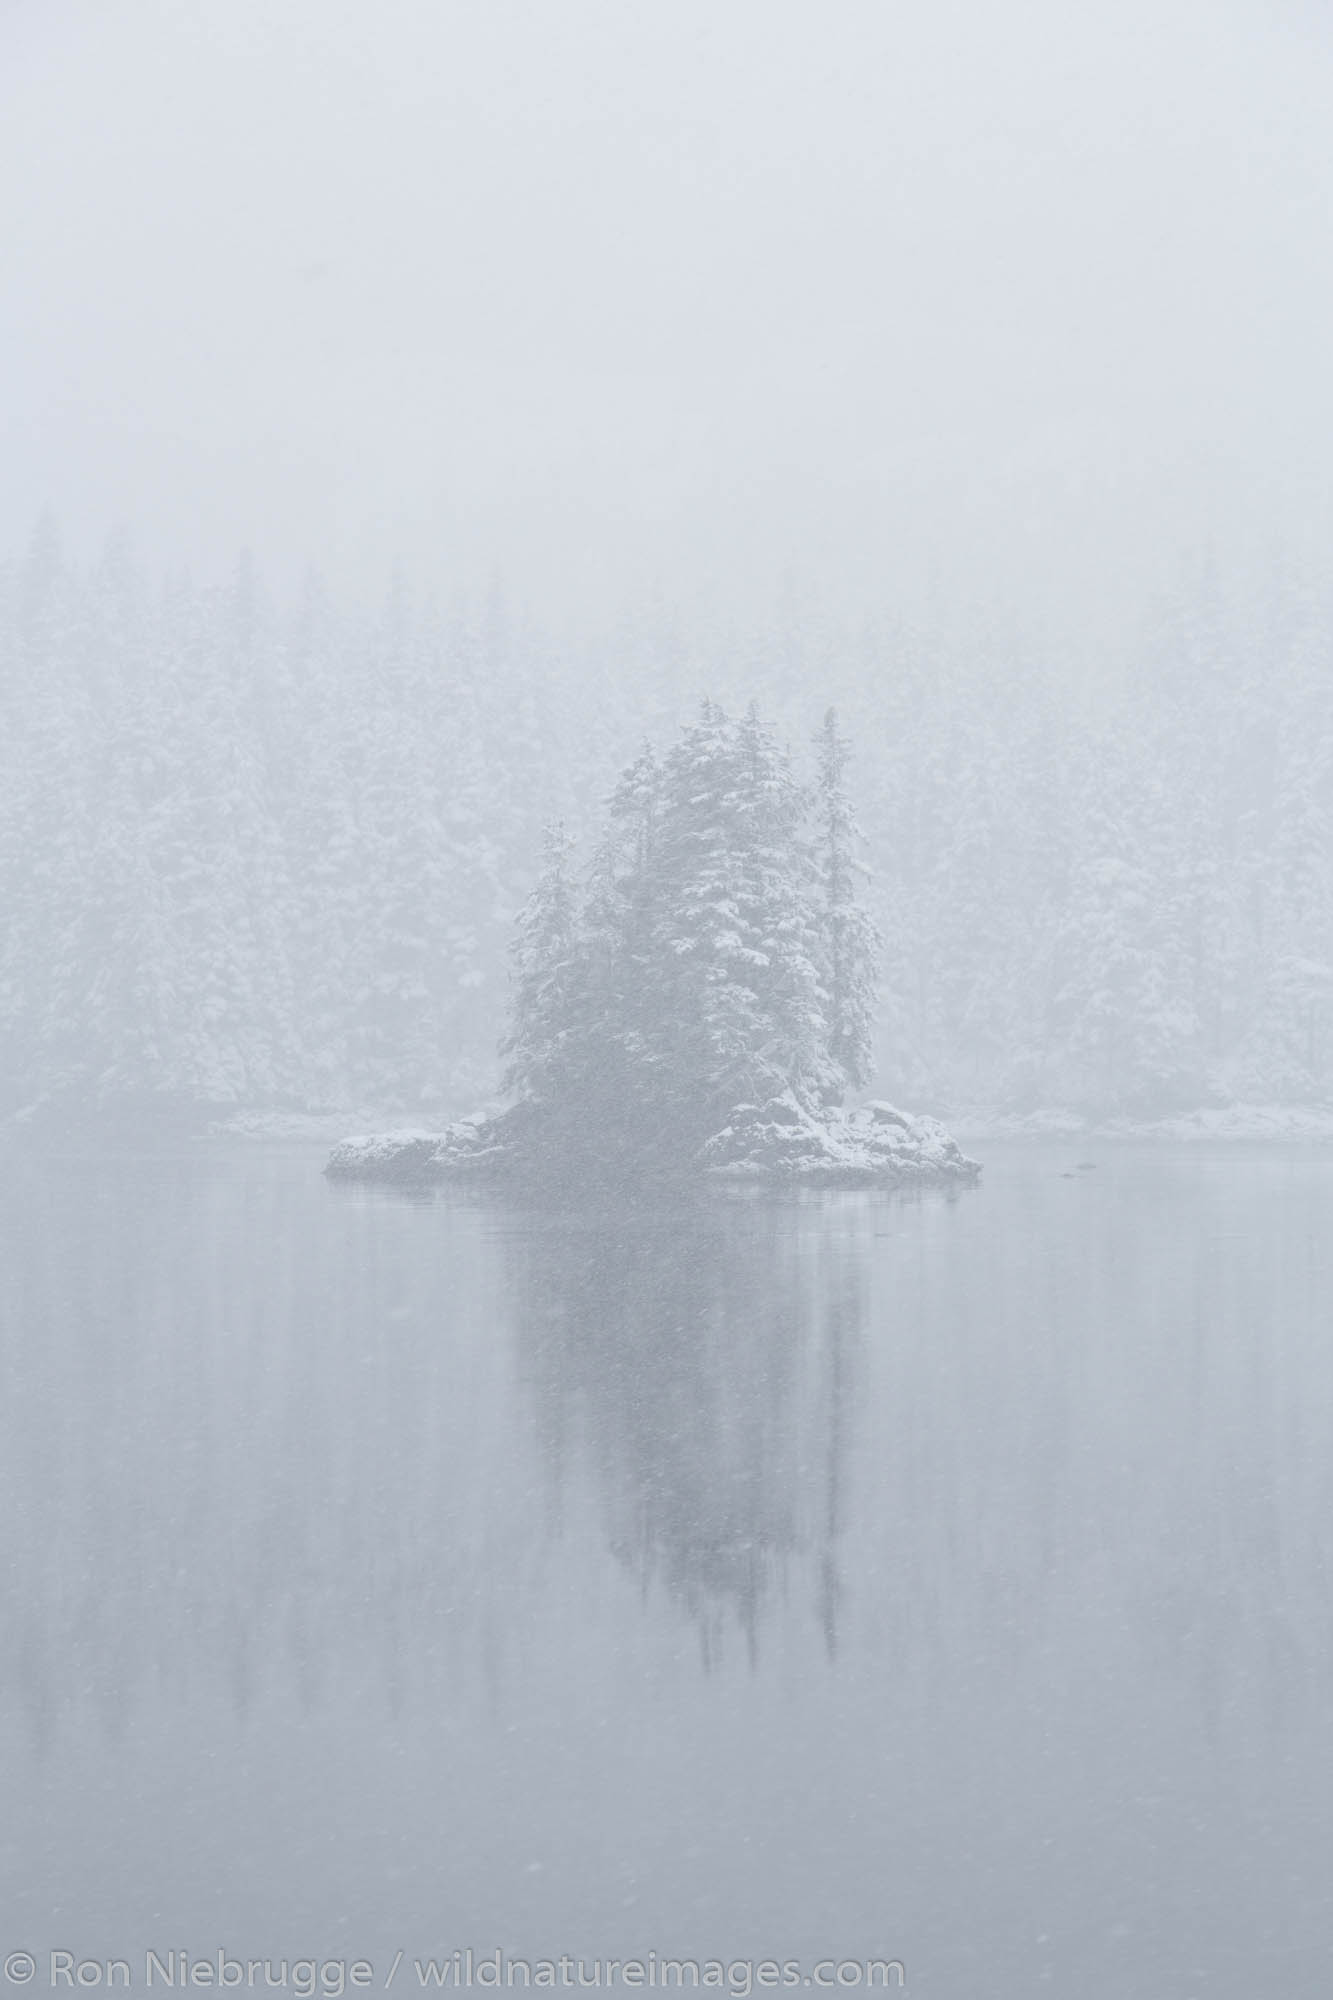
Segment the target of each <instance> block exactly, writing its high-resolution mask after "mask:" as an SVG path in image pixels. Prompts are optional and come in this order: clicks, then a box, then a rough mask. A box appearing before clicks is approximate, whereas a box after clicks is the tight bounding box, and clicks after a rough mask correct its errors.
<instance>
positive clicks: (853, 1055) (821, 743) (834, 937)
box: [815, 708, 881, 1102]
mask: <svg viewBox="0 0 1333 2000" xmlns="http://www.w3.org/2000/svg"><path fill="white" fill-rule="evenodd" d="M815 749H816V753H817V755H818V760H819V763H818V776H817V779H816V798H817V803H818V816H819V823H818V839H819V849H818V855H819V871H820V878H821V881H822V883H823V891H824V909H823V929H824V950H825V958H826V962H827V967H828V975H827V985H828V999H827V1016H828V1053H829V1056H830V1058H831V1064H832V1069H833V1074H834V1079H835V1080H836V1079H839V1078H841V1079H842V1080H844V1081H845V1082H846V1083H850V1084H857V1085H860V1084H865V1083H868V1082H869V1080H870V1072H871V1034H872V1028H873V1021H874V1012H875V973H876V969H877V966H878V963H879V955H880V950H881V940H880V935H879V932H878V930H877V929H876V927H875V924H874V922H873V920H872V919H871V917H870V915H869V913H868V912H867V911H865V910H863V909H862V908H861V907H860V905H859V904H858V902H857V900H856V882H857V877H858V875H864V874H865V873H866V872H867V871H866V869H865V865H864V863H863V862H861V861H860V860H858V858H857V853H856V848H857V843H858V840H859V839H860V828H859V827H858V826H857V823H856V817H855V814H854V813H853V811H852V805H851V800H850V798H849V797H848V795H847V788H846V785H845V784H844V783H843V775H844V773H845V771H846V769H847V765H848V762H849V761H850V758H851V754H852V752H851V745H850V743H849V742H848V741H847V739H846V737H844V736H842V735H841V734H840V733H839V730H838V715H837V710H836V709H832V708H831V709H829V711H828V713H827V715H826V716H825V717H824V726H823V728H822V729H821V730H820V732H819V735H818V736H817V737H816V739H815ZM841 1096H842V1091H841V1089H839V1090H838V1091H837V1095H836V1097H835V1098H834V1100H833V1101H834V1102H840V1101H841Z"/></svg>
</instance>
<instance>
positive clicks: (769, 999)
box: [505, 702, 874, 1158]
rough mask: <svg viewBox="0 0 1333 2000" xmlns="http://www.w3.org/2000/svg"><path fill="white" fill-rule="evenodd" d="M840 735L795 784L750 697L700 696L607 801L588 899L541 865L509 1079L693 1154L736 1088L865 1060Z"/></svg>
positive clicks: (814, 1079)
mask: <svg viewBox="0 0 1333 2000" xmlns="http://www.w3.org/2000/svg"><path fill="white" fill-rule="evenodd" d="M846 754H847V753H846V747H845V745H843V744H842V742H841V739H840V738H838V736H837V732H836V725H835V726H834V727H833V729H832V733H831V737H830V745H829V751H828V756H829V759H830V761H829V764H828V769H827V772H826V773H825V774H824V775H823V777H822V779H821V786H820V787H819V788H815V789H811V788H809V787H807V786H805V785H803V784H801V783H800V782H799V781H798V780H797V778H796V777H795V775H794V773H793V772H792V769H791V765H790V761H789V759H788V757H787V755H786V753H785V752H784V751H783V750H782V749H781V748H780V747H779V746H778V745H777V744H776V743H775V742H774V740H773V738H772V737H771V736H770V735H769V734H768V733H767V731H766V730H765V729H764V728H763V727H762V725H761V724H760V722H759V719H758V717H757V715H756V714H755V712H754V710H753V709H751V710H750V711H749V712H748V713H747V714H746V715H745V716H743V717H742V718H740V719H739V720H733V719H732V718H730V717H728V716H727V715H726V714H725V713H724V711H723V710H722V709H720V708H719V707H717V706H716V705H715V704H713V703H712V702H705V704H704V705H703V708H702V711H701V713H700V715H699V717H698V719H697V720H696V721H695V722H693V723H692V724H690V725H689V726H688V727H687V728H686V729H685V730H684V731H683V733H682V735H681V738H680V740H679V741H678V742H677V743H676V744H674V745H673V746H672V748H671V749H670V750H669V751H668V752H667V753H666V755H665V756H663V757H661V758H660V759H659V758H658V757H656V756H655V755H654V754H653V753H652V751H650V750H646V751H645V752H644V754H643V755H642V756H640V757H639V758H638V759H636V761H635V762H634V763H633V764H632V765H631V766H630V767H629V769H628V770H627V771H626V772H625V773H624V775H623V776H622V778H621V780H620V782H619V784H618V786H617V787H616V790H615V792H614V793H613V795H612V798H611V800H610V814H609V817H610V826H609V828H608V830H607V833H606V835H605V837H604V838H603V840H602V842H601V845H600V847H599V849H598V851H597V854H596V857H595V859H594V862H593V866H592V870H591V875H590V879H589V883H588V887H587V891H586V894H585V896H584V899H583V902H582V907H581V909H579V910H578V911H577V912H575V911H574V909H573V907H572V905H571V903H570V902H569V901H568V900H567V899H568V893H569V892H568V884H567V881H566V878H565V876H564V874H563V872H562V869H563V863H560V864H559V865H556V864H553V863H552V862H551V861H550V860H548V866H547V870H546V872H545V873H544V875H543V877H542V880H541V882H540V883H539V885H538V888H537V890H536V892H535V894H534V897H533V900H532V902H531V903H530V905H529V908H528V911H527V913H526V914H525V916H524V918H523V921H522V927H521V931H520V938H519V944H518V947H517V955H516V964H517V975H518V976H517V981H516V986H515V997H514V1013H513V1024H512V1027H511V1029H510V1033H509V1035H508V1037H507V1040H506V1043H505V1050H506V1053H507V1054H508V1056H509V1058H510V1063H509V1071H508V1077H507V1082H508V1085H509V1087H510V1088H511V1089H513V1090H515V1091H516V1092H518V1094H519V1095H520V1097H521V1098H524V1099H526V1100H528V1101H529V1102H530V1103H534V1104H539V1105H541V1106H542V1107H543V1109H544V1110H545V1111H546V1112H547V1113H548V1114H550V1115H551V1116H553V1117H554V1119H555V1120H556V1121H557V1123H558V1124H559V1126H560V1127H561V1130H562V1134H564V1135H565V1136H567V1137H569V1136H572V1137H573V1138H575V1139H576V1140H578V1141H579V1142H581V1143H585V1144H586V1145H587V1146H589V1147H591V1148H594V1149H598V1150H605V1151H609V1152H611V1153H614V1154H623V1153H625V1152H634V1153H638V1154H643V1155H656V1156H659V1157H660V1156H666V1157H675V1158H683V1157H687V1156H688V1155H689V1154H690V1153H692V1152H693V1151H694V1150H695V1149H696V1148H697V1147H698V1146H699V1145H700V1144H702V1142H703V1141H704V1139H706V1138H707V1137H708V1136H709V1134H710V1133H711V1132H713V1131H715V1130H716V1129H717V1128H718V1126H719V1124H720V1123H722V1122H725V1120H726V1118H727V1117H728V1115H729V1113H730V1111H731V1110H732V1108H733V1107H734V1106H736V1105H738V1104H742V1103H749V1104H762V1103H764V1102H766V1101H768V1100H770V1099H772V1098H774V1097H778V1096H780V1095H782V1094H783V1093H784V1092H791V1093H793V1094H794V1095H795V1096H796V1098H797V1099H798V1100H799V1101H800V1102H802V1103H804V1104H806V1105H807V1106H809V1107H810V1108H812V1109H813V1108H815V1107H817V1106H818V1105H819V1104H821V1103H823V1104H828V1103H833V1102H837V1101H838V1100H839V1099H840V1098H841V1096H842V1094H843V1092H844V1090H845V1089H846V1088H847V1086H848V1085H849V1084H856V1083H859V1082H861V1081H863V1080H864V1078H865V1074H866V1070H867V1067H868V1049H869V1017H870V1003H871V980H872V971H873V945H874V933H873V931H872V929H871V928H870V926H869V925H868V924H867V922H866V921H865V920H864V919H863V918H862V917H861V914H860V912H859V911H858V910H857V909H856V905H855V901H854V879H853V863H852V855H851V842H852V839H853V826H852V820H851V814H850V811H849V809H848V807H847V804H846V798H845V794H844V793H843V790H842V784H841V775H842V767H843V764H844V763H845V761H846Z"/></svg>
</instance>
